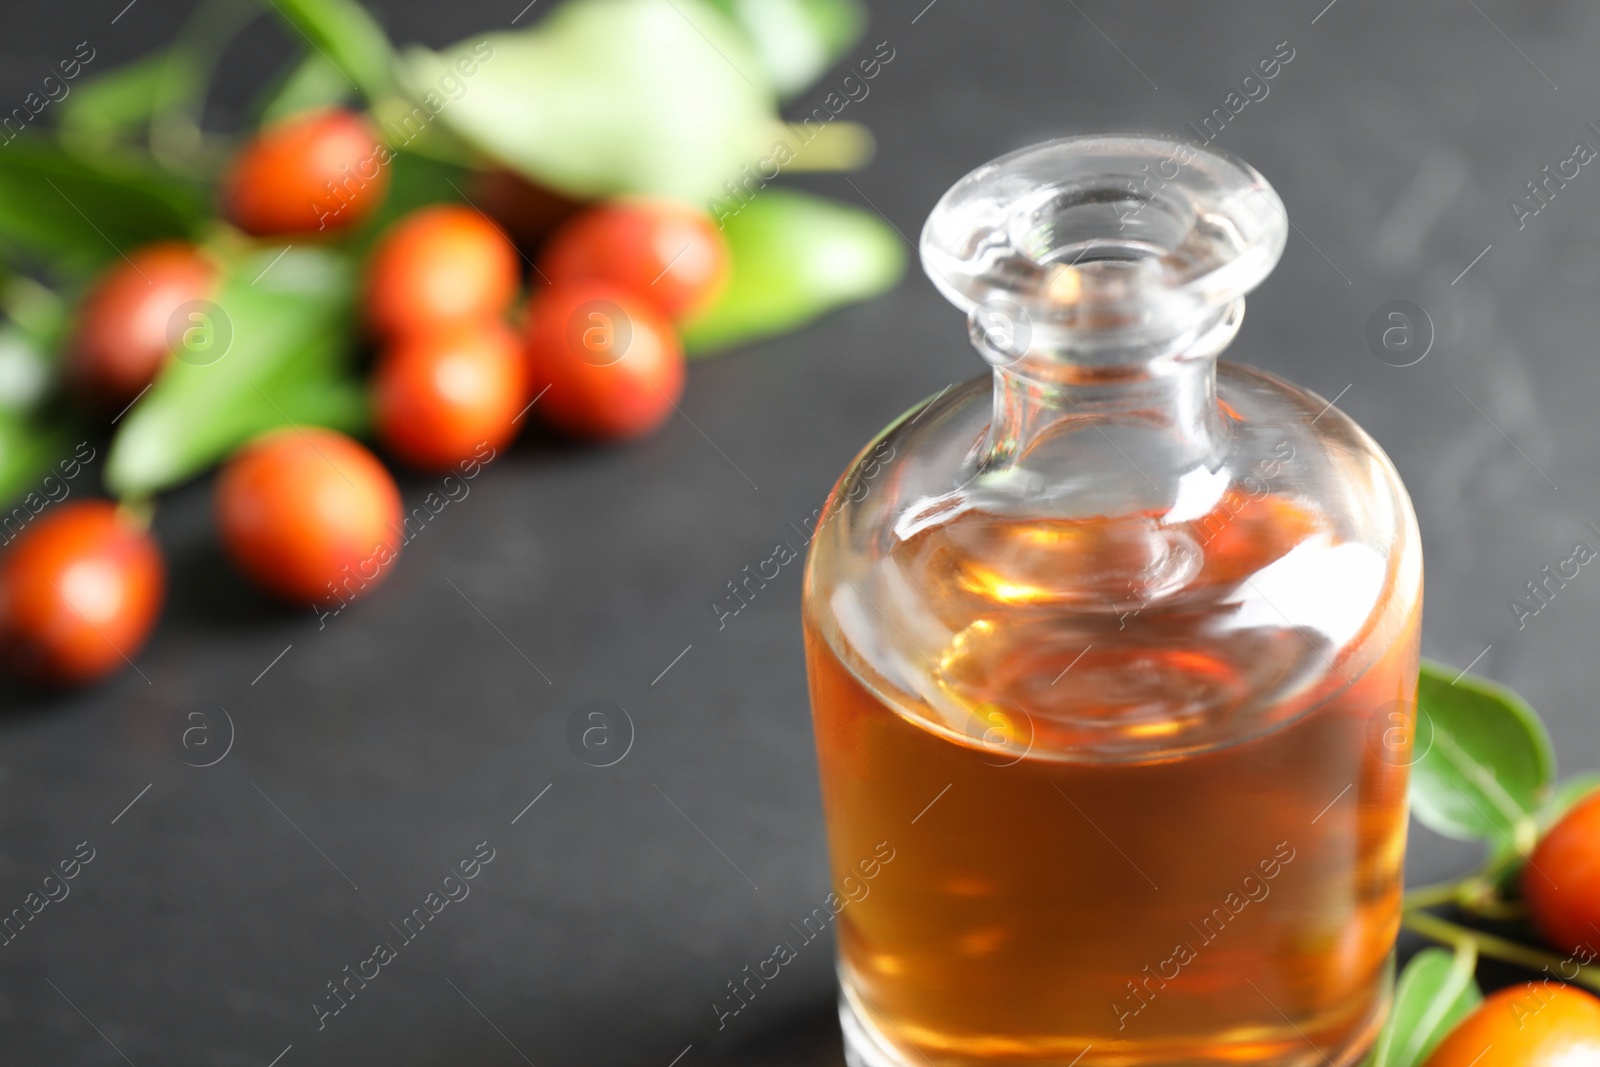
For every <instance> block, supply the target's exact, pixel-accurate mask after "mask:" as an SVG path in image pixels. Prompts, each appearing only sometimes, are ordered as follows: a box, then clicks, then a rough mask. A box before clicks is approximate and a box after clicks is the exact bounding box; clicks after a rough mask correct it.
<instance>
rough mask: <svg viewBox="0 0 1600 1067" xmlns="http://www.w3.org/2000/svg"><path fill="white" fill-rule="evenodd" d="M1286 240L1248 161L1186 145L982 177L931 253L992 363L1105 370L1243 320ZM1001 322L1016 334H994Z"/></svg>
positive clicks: (987, 169)
mask: <svg viewBox="0 0 1600 1067" xmlns="http://www.w3.org/2000/svg"><path fill="white" fill-rule="evenodd" d="M1287 232H1288V220H1287V218H1286V216H1285V215H1284V212H1283V205H1282V203H1281V202H1280V201H1279V200H1278V197H1277V194H1275V193H1274V192H1273V191H1272V187H1271V186H1270V185H1268V184H1267V182H1266V180H1265V179H1264V178H1262V177H1261V175H1260V174H1258V173H1256V171H1255V170H1253V169H1252V168H1251V167H1250V166H1249V165H1248V164H1246V163H1243V162H1242V161H1239V160H1236V159H1234V158H1232V157H1231V156H1227V155H1224V154H1221V153H1218V152H1215V151H1212V150H1210V149H1206V148H1200V147H1197V146H1195V145H1193V144H1190V143H1188V142H1186V141H1179V140H1170V139H1165V138H1159V137H1142V136H1092V137H1074V138H1067V139H1064V140H1059V141H1049V142H1046V143H1044V144H1040V145H1035V146H1033V147H1031V148H1026V149H1023V150H1022V151H1020V152H1014V153H1012V154H1011V155H1008V156H1003V157H1001V158H1000V159H998V160H995V161H994V162H992V163H988V164H985V165H984V166H982V167H979V168H978V169H977V170H975V171H973V172H972V173H971V174H969V175H967V176H966V177H965V178H963V179H961V181H959V182H957V183H956V184H955V185H954V186H953V187H952V188H951V189H950V191H949V192H947V193H946V194H945V195H944V197H943V198H941V199H940V201H939V203H938V205H937V206H936V207H935V208H934V210H933V213H932V214H931V215H930V216H929V218H928V222H927V225H926V226H925V227H924V228H923V231H922V243H921V250H922V261H923V266H924V268H925V269H926V270H927V272H928V274H929V276H930V277H931V278H932V279H933V282H934V284H935V285H937V286H938V287H939V289H940V290H941V291H942V292H943V293H944V294H945V296H946V297H947V298H949V299H950V301H951V302H952V303H954V304H955V305H956V306H957V307H959V308H961V309H962V310H963V311H965V312H966V313H967V314H968V316H969V318H970V319H971V321H972V323H973V336H974V341H975V343H977V345H978V348H979V351H980V352H981V353H982V354H983V355H984V358H985V359H988V360H989V361H990V362H991V363H996V364H998V365H1011V364H1014V363H1016V362H1018V361H1020V360H1022V359H1023V358H1024V357H1032V361H1033V362H1035V363H1041V364H1042V363H1047V362H1048V363H1055V364H1061V363H1078V364H1083V365H1089V366H1096V365H1098V366H1105V365H1120V364H1127V363H1134V362H1144V361H1147V360H1149V359H1151V358H1153V357H1154V356H1156V355H1159V354H1162V353H1163V352H1164V351H1171V350H1172V349H1174V348H1177V347H1182V346H1184V345H1190V344H1195V343H1200V339H1201V338H1203V337H1204V336H1205V335H1206V334H1207V333H1208V332H1209V331H1210V330H1211V329H1212V328H1213V327H1214V326H1216V325H1217V324H1219V323H1223V322H1225V321H1227V320H1229V319H1230V318H1231V319H1233V320H1235V321H1236V320H1237V317H1238V316H1237V310H1236V308H1235V307H1234V306H1235V305H1236V304H1237V303H1238V302H1239V300H1240V299H1241V298H1242V297H1243V296H1244V294H1245V293H1247V292H1248V291H1250V290H1251V289H1253V288H1255V286H1256V285H1258V284H1259V283H1260V282H1261V280H1262V279H1263V278H1265V277H1266V276H1267V274H1268V273H1269V272H1270V271H1271V270H1272V268H1273V266H1274V265H1275V264H1276V263H1277V261H1278V257H1279V256H1280V255H1281V254H1282V251H1283V245H1284V240H1285V238H1286V236H1287ZM1230 309H1234V311H1233V313H1232V314H1231V315H1230ZM997 319H998V320H1004V321H1005V323H1006V324H1007V325H1008V329H1006V330H1004V331H1001V332H997V331H995V330H994V329H993V328H992V324H993V322H995V321H996V320H997ZM997 336H999V337H1004V338H1007V339H1012V341H1013V343H1011V344H1010V345H1009V346H1000V347H997V346H995V345H994V344H993V343H992V341H993V339H994V338H995V337H997ZM1230 336H1231V333H1230ZM1213 351H1214V350H1213Z"/></svg>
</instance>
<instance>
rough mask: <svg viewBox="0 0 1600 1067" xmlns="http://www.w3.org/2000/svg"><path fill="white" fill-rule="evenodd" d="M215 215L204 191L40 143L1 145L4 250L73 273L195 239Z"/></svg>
mask: <svg viewBox="0 0 1600 1067" xmlns="http://www.w3.org/2000/svg"><path fill="white" fill-rule="evenodd" d="M210 214H211V204H210V196H209V194H208V193H207V191H206V190H205V189H204V188H203V187H202V186H200V185H199V184H198V183H194V182H190V181H188V180H186V179H183V178H179V177H176V176H174V175H171V174H168V173H166V172H163V171H158V170H156V169H154V168H152V167H144V166H140V165H137V164H134V163H130V162H128V161H125V160H118V159H114V158H109V157H108V158H102V159H98V160H90V159H85V158H81V157H79V156H77V155H74V154H71V153H69V152H67V151H65V150H63V149H62V148H60V147H58V146H57V145H55V144H53V143H50V142H47V141H44V140H43V139H40V138H33V137H19V138H17V139H16V140H14V141H11V142H8V143H6V144H4V145H0V244H3V245H5V246H7V247H9V248H10V249H12V250H13V251H22V252H25V253H28V254H30V255H33V256H36V257H38V258H39V259H41V260H44V261H45V262H47V263H50V264H51V265H52V266H54V267H55V268H57V269H59V270H61V271H63V272H65V273H67V274H72V275H83V274H87V273H91V272H93V271H95V270H97V269H98V268H99V267H101V266H102V265H104V264H105V263H107V262H109V261H111V260H115V259H120V258H121V256H122V254H123V253H124V252H125V251H127V250H130V249H133V248H137V247H138V246H139V245H142V244H146V243H148V242H150V241H154V240H157V239H160V238H163V237H194V236H196V235H197V234H198V233H199V232H200V230H201V228H202V227H203V226H204V225H205V224H206V221H207V219H208V218H209V217H210Z"/></svg>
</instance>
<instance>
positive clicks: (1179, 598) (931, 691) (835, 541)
mask: <svg viewBox="0 0 1600 1067" xmlns="http://www.w3.org/2000/svg"><path fill="white" fill-rule="evenodd" d="M1286 228H1287V220H1286V218H1285V216H1284V213H1283V207H1282V204H1281V203H1280V202H1279V200H1278V198H1277V196H1276V195H1275V194H1274V193H1273V191H1272V189H1271V187H1270V186H1268V185H1267V183H1266V182H1265V180H1264V179H1262V177H1261V176H1260V175H1259V174H1257V173H1256V172H1255V171H1254V170H1252V169H1251V168H1250V167H1248V166H1246V165H1245V164H1243V163H1241V162H1239V161H1237V160H1234V159H1231V158H1229V157H1226V156H1222V155H1220V154H1217V153H1213V152H1210V151H1206V150H1202V149H1199V148H1196V147H1194V146H1191V145H1189V144H1186V143H1183V142H1177V141H1166V140H1161V139H1157V138H1148V137H1112V136H1107V137H1088V138H1073V139H1068V140H1063V141H1055V142H1051V143H1048V144H1043V145H1039V146H1035V147H1033V148H1030V149H1026V150H1024V151H1022V152H1018V153H1015V154H1013V155H1010V156H1006V157H1004V158H1002V159H999V160H996V161H995V162H993V163H990V164H987V165H986V166H984V167H981V168H979V169H978V170H976V171H974V172H973V173H972V174H970V175H968V176H967V177H966V178H965V179H963V180H962V181H961V182H959V183H958V184H957V185H956V186H955V187H954V188H952V189H951V190H950V192H949V193H947V194H946V195H945V197H944V198H943V199H942V200H941V201H940V203H939V205H938V206H937V207H936V208H935V210H934V212H933V214H932V216H931V217H930V218H929V220H928V223H927V226H926V227H925V229H924V231H923V235H922V255H923V263H924V266H925V267H926V268H927V270H928V273H929V274H930V276H931V277H932V278H933V280H934V282H935V284H936V285H937V286H938V287H939V288H940V289H941V290H942V291H943V292H944V293H945V294H946V295H947V296H949V297H950V299H951V300H952V301H953V302H954V303H955V304H956V305H957V306H958V307H960V308H961V309H962V310H963V311H965V312H966V313H967V314H968V318H969V325H970V330H971V334H972V337H973V341H974V343H975V345H976V347H977V348H978V350H979V352H980V354H981V355H983V357H984V358H985V359H986V360H987V361H988V362H989V363H990V364H991V365H992V371H991V374H990V375H988V376H986V377H984V378H980V379H978V380H975V381H973V382H969V383H967V384H965V385H962V386H958V387H954V388H951V389H949V390H947V391H945V392H943V393H941V394H940V395H938V396H936V397H934V398H932V399H931V400H929V401H925V402H923V403H922V404H919V405H918V406H916V407H914V408H913V409H911V410H910V411H909V412H907V413H906V415H904V416H903V417H901V419H900V420H899V421H897V422H896V423H895V424H894V425H893V426H891V427H889V428H888V429H887V430H886V431H885V432H884V433H883V434H882V435H881V436H880V437H879V438H878V439H876V440H875V441H873V442H871V443H869V444H868V445H867V447H866V448H865V449H864V450H863V451H862V453H861V455H860V456H859V457H858V458H857V460H856V462H855V463H854V464H852V466H851V467H850V468H849V470H847V471H846V472H845V474H844V476H843V477H842V478H841V479H840V481H839V483H838V485H837V486H835V488H834V490H833V494H832V495H831V496H830V498H829V502H828V505H827V507H826V508H825V510H824V516H823V520H822V521H821V522H820V523H819V525H818V529H817V533H816V536H815V538H814V539H813V541H812V547H811V554H810V558H809V560H808V563H807V572H806V587H805V601H804V615H805V619H804V622H805V635H806V653H807V661H808V667H809V673H810V682H811V699H812V708H813V713H814V717H815V724H816V736H817V749H818V757H819V763H820V768H821V775H822V793H823V802H824V807H825V811H826V815H827V820H828V835H829V845H830V852H831V859H832V865H833V873H834V883H835V898H834V900H832V901H830V906H831V907H833V908H834V909H836V910H837V920H836V929H837V931H838V939H839V973H840V980H841V987H842V995H841V1006H840V1011H841V1019H842V1022H843V1026H844V1032H845V1040H846V1048H847V1055H848V1059H849V1062H850V1063H851V1064H855V1065H871V1067H930V1065H931V1067H958V1065H966V1064H980V1063H982V1064H997V1063H998V1064H1029V1065H1045V1064H1060V1065H1063V1067H1065V1065H1068V1064H1071V1065H1075V1067H1112V1065H1116V1067H1132V1065H1149V1067H1155V1065H1161V1067H1169V1065H1170V1067H1177V1065H1184V1067H1190V1065H1200V1064H1230V1065H1239V1064H1258V1065H1272V1067H1289V1065H1294V1067H1299V1065H1306V1067H1310V1065H1313V1064H1317V1065H1322V1064H1333V1065H1340V1067H1343V1065H1345V1064H1353V1063H1355V1062H1356V1060H1357V1059H1358V1058H1359V1057H1360V1056H1361V1055H1362V1054H1363V1052H1364V1050H1365V1048H1366V1047H1367V1045H1368V1044H1370V1042H1371V1039H1372V1036H1373V1034H1374V1033H1375V1031H1376V1029H1377V1027H1378V1026H1379V1025H1380V1023H1381V1021H1382V1018H1383V1016H1384V1014H1385V1012H1386V1011H1387V1007H1388V1000H1389V992H1390V985H1391V982H1392V956H1393V945H1394V939H1395V934H1396V931H1397V929H1398V924H1399V914H1400V891H1401V860H1402V855H1403V852H1404V846H1405V828H1406V783H1407V775H1408V764H1409V762H1410V748H1409V743H1410V729H1409V727H1410V724H1411V722H1412V715H1413V711H1414V700H1415V686H1416V674H1417V671H1416V668H1417V647H1418V629H1419V625H1420V618H1421V595H1422V555H1421V548H1420V545H1419V543H1418V539H1417V532H1416V521H1415V518H1414V516H1413V514H1412V511H1411V505H1410V501H1409V499H1408V498H1407V496H1406V492H1405V489H1404V487H1403V486H1402V485H1401V483H1400V480H1399V478H1398V476H1397V475H1396V473H1395V471H1394V468H1393V466H1392V465H1391V464H1390V463H1389V461H1388V459H1387V458H1386V457H1385V456H1384V455H1383V453H1382V451H1381V450H1380V449H1379V448H1378V446H1377V445H1376V444H1374V443H1373V441H1372V440H1371V439H1370V438H1369V437H1368V436H1367V435H1366V434H1365V433H1363V432H1362V431H1361V429H1360V428H1359V427H1357V426H1356V425H1355V424H1354V423H1352V422H1351V421H1350V420H1349V419H1348V418H1346V417H1345V416H1344V415H1343V414H1342V413H1341V412H1339V411H1338V410H1337V409H1336V408H1333V407H1331V406H1330V405H1328V404H1327V403H1326V402H1325V401H1323V400H1322V399H1321V398H1319V397H1317V396H1315V395H1313V394H1311V393H1308V392H1306V391H1304V390H1301V389H1298V388H1296V387H1295V386H1293V385H1290V384H1288V383H1286V382H1284V381H1281V380H1279V379H1277V378H1274V377H1272V376H1271V375H1268V374H1265V373H1262V372H1261V371H1257V370H1253V369H1250V368H1247V367H1242V366H1237V365H1233V364H1229V363H1219V362H1218V360H1217V355H1218V353H1219V352H1221V350H1222V349H1223V348H1224V347H1226V346H1227V344H1228V342H1229V341H1230V340H1232V338H1233V336H1234V334H1235V332H1236V331H1237V330H1238V327H1239V323H1240V319H1241V316H1242V314H1243V307H1244V302H1243V297H1244V294H1245V293H1246V292H1247V291H1249V290H1250V289H1252V288H1253V287H1254V286H1256V285H1257V284H1258V283H1259V282H1260V281H1261V280H1262V279H1263V278H1264V277H1265V276H1266V275H1267V273H1268V272H1270V271H1271V269H1272V267H1273V266H1274V264H1275V263H1276V262H1277V259H1278V257H1279V255H1280V253H1281V251H1282V248H1283V243H1284V237H1285V231H1286ZM885 857H888V859H887V860H886V859H885Z"/></svg>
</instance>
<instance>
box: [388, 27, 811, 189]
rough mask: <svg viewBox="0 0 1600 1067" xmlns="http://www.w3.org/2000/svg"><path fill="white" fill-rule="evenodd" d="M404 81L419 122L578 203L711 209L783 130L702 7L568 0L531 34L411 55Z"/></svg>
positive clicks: (733, 37) (724, 32)
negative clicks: (604, 199) (631, 196)
mask: <svg viewBox="0 0 1600 1067" xmlns="http://www.w3.org/2000/svg"><path fill="white" fill-rule="evenodd" d="M458 64H459V65H458ZM469 70H470V71H471V72H472V73H470V74H469V73H467V72H468V71H469ZM402 72H403V74H402V80H403V81H404V83H405V87H406V89H407V90H408V92H409V94H410V95H411V96H412V97H413V98H414V99H416V100H417V101H419V103H421V104H423V105H427V111H426V112H425V113H424V118H426V116H427V114H429V113H431V114H432V121H433V122H436V123H438V124H441V125H443V126H445V127H447V128H448V129H450V130H451V131H453V132H454V133H456V134H457V135H459V136H460V137H461V138H462V139H463V140H465V141H466V142H468V143H469V144H471V145H473V146H474V147H475V148H477V149H478V150H480V151H482V152H483V153H484V154H486V155H488V156H490V157H492V158H493V159H495V160H498V161H499V162H501V163H503V164H505V165H506V166H507V167H509V168H510V169H513V170H516V171H518V172H520V173H521V174H523V175H525V176H526V177H529V178H531V179H533V180H534V181H536V182H539V183H540V184H542V185H546V186H548V187H550V188H552V189H555V190H557V191H559V192H562V193H566V194H567V195H569V196H574V197H577V198H580V199H581V198H589V197H598V196H606V195H611V194H617V193H647V194H655V195H661V196H668V197H675V198H679V199H682V200H686V201H689V202H691V203H695V204H701V203H704V202H705V201H706V200H707V199H708V198H710V197H713V196H719V195H722V193H723V188H722V185H723V183H724V182H726V181H732V180H736V179H738V178H739V177H740V174H741V168H743V167H744V166H745V165H747V164H750V165H754V164H756V163H757V162H758V161H760V160H761V159H762V158H763V157H765V156H767V155H769V154H770V152H771V149H772V145H773V140H774V136H775V135H774V132H773V131H774V130H775V129H781V128H782V127H781V126H780V125H779V123H778V119H777V111H776V102H775V100H774V97H773V93H772V89H771V87H770V85H769V84H768V82H767V77H766V73H765V71H764V69H763V68H762V65H761V64H760V63H759V62H758V61H757V60H756V58H755V56H754V55H753V54H752V53H751V50H750V46H749V45H748V44H747V42H746V41H745V40H744V38H743V37H742V36H741V35H740V33H739V32H738V31H737V30H736V28H735V27H734V26H733V24H732V23H731V22H730V21H729V20H728V18H727V16H726V15H724V14H723V13H722V12H720V11H718V10H716V9H715V8H713V7H710V6H708V5H707V3H706V2H705V0H572V2H569V3H566V4H564V5H563V6H561V7H560V8H559V9H557V10H556V11H555V12H554V13H553V14H551V15H550V16H549V17H548V18H547V19H545V20H544V21H543V22H541V23H539V24H538V25H537V26H536V27H534V28H532V29H529V30H521V31H517V32H512V33H491V34H487V35H484V36H482V37H478V38H474V39H471V40H468V41H464V42H461V43H460V44H458V45H456V46H454V47H452V48H450V49H447V50H446V51H445V52H443V53H437V52H431V51H429V50H427V49H423V48H413V49H410V50H408V51H407V52H406V54H405V56H404V57H403V61H402Z"/></svg>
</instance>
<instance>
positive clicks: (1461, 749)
mask: <svg viewBox="0 0 1600 1067" xmlns="http://www.w3.org/2000/svg"><path fill="white" fill-rule="evenodd" d="M1456 673H1457V672H1456V671H1455V670H1453V669H1452V668H1450V667H1446V666H1443V665H1440V664H1435V663H1424V664H1423V665H1422V677H1421V681H1420V683H1419V686H1418V689H1417V716H1418V720H1419V721H1418V728H1417V745H1418V747H1419V748H1420V747H1422V746H1427V747H1426V750H1425V751H1424V752H1423V754H1422V755H1421V757H1420V758H1419V759H1418V760H1417V763H1416V765H1415V766H1414V767H1413V768H1412V776H1411V804H1412V811H1413V813H1414V814H1415V815H1416V817H1417V819H1418V821H1420V822H1421V823H1422V824H1423V825H1424V826H1427V827H1428V828H1429V829H1431V830H1434V831H1435V832H1437V833H1440V834H1443V835H1444V836H1446V837H1453V838H1457V839H1459V840H1466V841H1471V840H1477V839H1485V840H1488V841H1490V842H1491V843H1493V844H1494V845H1497V846H1499V845H1508V846H1514V847H1527V845H1531V843H1532V842H1531V839H1529V840H1526V841H1525V840H1524V839H1525V838H1530V835H1531V833H1532V827H1533V817H1534V815H1535V813H1537V812H1538V810H1539V808H1540V805H1541V804H1542V803H1543V802H1544V799H1545V797H1546V795H1547V793H1548V792H1549V789H1550V783H1551V781H1552V780H1553V779H1554V778H1555V750H1554V747H1553V746H1552V745H1551V743H1550V735H1549V733H1548V732H1547V731H1546V729H1545V726H1544V723H1543V722H1542V721H1540V719H1539V716H1538V715H1537V714H1536V713H1535V712H1534V710H1533V709H1532V708H1531V707H1529V706H1528V704H1527V702H1526V701H1525V700H1523V699H1522V698H1521V697H1519V696H1517V694H1515V693H1513V692H1512V691H1511V690H1509V689H1506V688H1504V687H1503V686H1498V685H1495V684H1494V683H1493V682H1490V681H1488V680H1486V679H1483V678H1478V677H1476V676H1474V675H1465V676H1463V677H1462V678H1461V679H1460V680H1459V681H1456V682H1454V683H1452V681H1451V679H1453V678H1454V677H1455V675H1456ZM1423 720H1426V721H1425V722H1424V721H1423Z"/></svg>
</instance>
